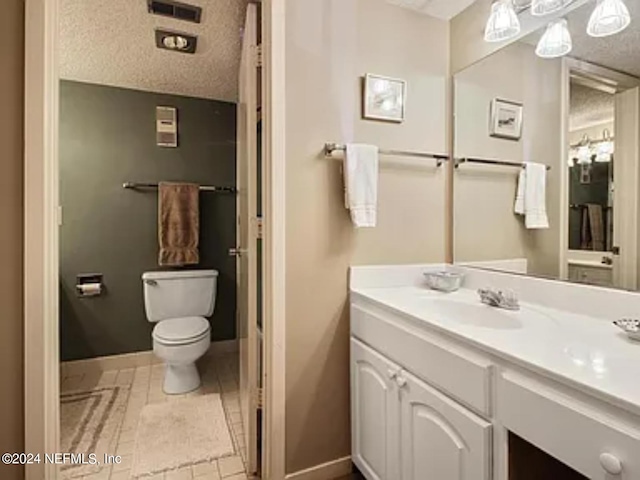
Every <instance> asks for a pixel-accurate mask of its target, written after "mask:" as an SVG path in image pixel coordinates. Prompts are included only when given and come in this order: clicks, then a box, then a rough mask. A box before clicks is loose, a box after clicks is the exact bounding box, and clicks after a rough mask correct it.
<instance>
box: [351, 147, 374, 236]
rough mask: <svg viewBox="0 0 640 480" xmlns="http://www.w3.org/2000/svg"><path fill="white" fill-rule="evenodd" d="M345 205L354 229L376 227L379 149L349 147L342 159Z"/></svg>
mask: <svg viewBox="0 0 640 480" xmlns="http://www.w3.org/2000/svg"><path fill="white" fill-rule="evenodd" d="M344 185H345V205H346V207H347V208H348V209H349V211H350V212H351V220H352V221H353V224H354V226H355V227H357V228H362V227H375V226H376V219H377V208H378V147H375V146H373V145H356V144H348V145H347V152H346V155H345V159H344Z"/></svg>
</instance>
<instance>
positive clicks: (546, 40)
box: [536, 18, 573, 58]
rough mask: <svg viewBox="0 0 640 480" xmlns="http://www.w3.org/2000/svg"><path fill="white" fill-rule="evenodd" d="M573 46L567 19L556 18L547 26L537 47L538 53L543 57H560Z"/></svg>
mask: <svg viewBox="0 0 640 480" xmlns="http://www.w3.org/2000/svg"><path fill="white" fill-rule="evenodd" d="M572 48H573V43H572V41H571V33H569V24H568V23H567V20H566V19H564V18H561V19H559V20H554V21H553V22H551V23H550V24H549V25H548V26H547V30H546V31H545V32H544V35H542V38H541V39H540V41H539V42H538V46H537V48H536V54H537V55H538V56H539V57H542V58H558V57H562V56H564V55H566V54H568V53H569V52H570V51H571V49H572Z"/></svg>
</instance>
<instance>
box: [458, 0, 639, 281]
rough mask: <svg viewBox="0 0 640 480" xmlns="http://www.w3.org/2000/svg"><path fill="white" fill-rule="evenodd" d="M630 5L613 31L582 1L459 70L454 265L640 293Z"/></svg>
mask: <svg viewBox="0 0 640 480" xmlns="http://www.w3.org/2000/svg"><path fill="white" fill-rule="evenodd" d="M520 3H522V2H520ZM624 3H625V4H626V6H627V7H628V10H629V13H630V16H631V23H630V25H629V26H628V27H627V28H626V29H624V30H623V31H621V32H619V33H617V34H614V35H609V36H606V37H593V36H591V35H590V34H588V32H587V26H588V24H589V20H590V18H591V16H592V13H593V11H594V9H595V8H596V5H598V2H595V1H594V2H587V3H585V4H584V5H582V6H580V7H579V8H576V9H573V10H571V11H569V12H568V13H566V15H565V16H564V17H563V18H562V19H560V20H557V21H556V23H555V24H554V25H552V26H549V27H546V26H545V27H544V28H543V29H541V30H540V31H537V32H534V33H532V34H530V35H528V36H525V37H524V38H522V39H520V40H518V41H516V42H514V43H511V44H510V45H508V46H505V47H504V48H502V49H501V50H499V51H497V52H496V53H494V54H492V55H491V56H488V57H486V58H484V59H482V60H480V61H479V62H477V63H475V64H473V65H471V66H470V67H468V68H467V69H465V70H463V71H461V72H459V73H458V74H456V75H455V148H454V156H455V157H456V168H455V184H454V185H455V186H454V189H455V197H454V223H455V231H454V256H455V261H456V263H465V264H471V265H476V266H479V267H484V268H493V269H500V270H508V271H511V272H518V273H527V274H530V275H535V276H544V277H552V278H558V279H563V280H569V281H575V282H582V283H589V284H596V285H601V286H608V287H613V288H624V289H629V290H637V289H639V288H640V281H639V272H640V0H625V2H624ZM550 22H551V20H550ZM545 32H547V33H546V38H545V39H544V41H543V40H542V38H543V35H545ZM568 40H570V41H571V44H569V42H568ZM545 47H546V49H545ZM569 48H571V50H570V52H569V53H566V50H568V49H569ZM554 49H555V51H554ZM563 50H564V51H563ZM549 54H551V55H561V56H556V57H555V58H545V55H549ZM539 164H542V165H543V166H541V165H539ZM525 165H526V166H525Z"/></svg>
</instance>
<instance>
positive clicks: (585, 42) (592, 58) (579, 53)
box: [568, 0, 640, 77]
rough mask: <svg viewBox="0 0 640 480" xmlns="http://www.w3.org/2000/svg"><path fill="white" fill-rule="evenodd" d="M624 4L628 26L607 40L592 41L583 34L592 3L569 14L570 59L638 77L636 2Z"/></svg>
mask: <svg viewBox="0 0 640 480" xmlns="http://www.w3.org/2000/svg"><path fill="white" fill-rule="evenodd" d="M625 3H626V4H627V7H629V12H630V13H631V25H629V27H628V28H627V29H626V30H625V31H623V32H621V33H619V34H617V35H613V36H611V37H604V38H593V37H590V36H589V35H588V34H587V24H588V23H589V17H590V16H591V12H592V11H593V8H594V5H593V4H590V3H589V4H587V5H585V6H584V7H582V8H578V9H576V10H575V11H574V12H572V13H571V14H570V15H569V17H568V20H569V30H570V31H571V35H572V37H573V51H572V52H571V56H572V57H574V58H579V59H581V60H586V61H589V62H591V63H595V64H597V65H602V66H604V67H608V68H611V69H613V70H618V71H620V72H625V73H628V74H630V75H633V76H636V77H640V0H625Z"/></svg>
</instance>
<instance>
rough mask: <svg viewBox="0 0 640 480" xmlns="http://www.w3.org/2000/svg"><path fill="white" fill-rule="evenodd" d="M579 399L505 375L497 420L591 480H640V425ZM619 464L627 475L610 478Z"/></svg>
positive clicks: (527, 379) (521, 377)
mask: <svg viewBox="0 0 640 480" xmlns="http://www.w3.org/2000/svg"><path fill="white" fill-rule="evenodd" d="M578 397H581V395H580V394H578V393H576V397H573V396H572V395H570V394H568V393H567V392H565V391H561V390H559V389H556V388H555V387H554V386H553V385H551V384H547V383H543V382H540V381H537V380H534V379H532V378H530V377H528V376H526V375H523V374H519V373H516V372H505V373H503V374H502V375H501V376H500V378H499V380H498V397H497V402H496V416H497V418H498V420H499V422H500V423H501V424H502V425H503V426H504V427H505V428H506V429H508V430H510V431H512V432H513V433H515V434H516V435H518V436H520V437H522V438H524V439H525V440H527V441H528V442H530V443H532V444H534V445H536V446H537V447H538V448H540V449H541V450H544V451H545V452H546V453H548V454H549V455H551V456H553V457H555V458H557V459H558V460H560V461H561V462H563V463H565V464H566V465H568V466H569V467H571V468H573V469H574V470H576V471H578V472H579V473H581V474H583V475H585V476H586V477H588V478H589V479H591V480H614V479H615V480H637V479H640V428H638V427H639V426H640V424H639V423H638V422H632V421H630V420H629V421H626V420H623V419H622V418H620V416H618V415H616V416H614V415H612V414H611V411H610V410H607V411H605V410H604V409H606V408H607V407H606V406H604V407H602V408H603V409H600V407H598V406H597V405H596V404H591V403H590V402H587V401H584V400H582V399H581V398H578ZM622 415H624V414H622ZM603 455H604V458H603ZM616 460H617V461H619V462H620V464H621V465H622V472H621V473H620V474H614V472H611V474H609V473H607V471H606V470H605V467H606V466H607V465H609V468H612V467H611V463H612V462H613V463H614V464H615V463H616ZM607 462H609V463H607Z"/></svg>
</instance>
